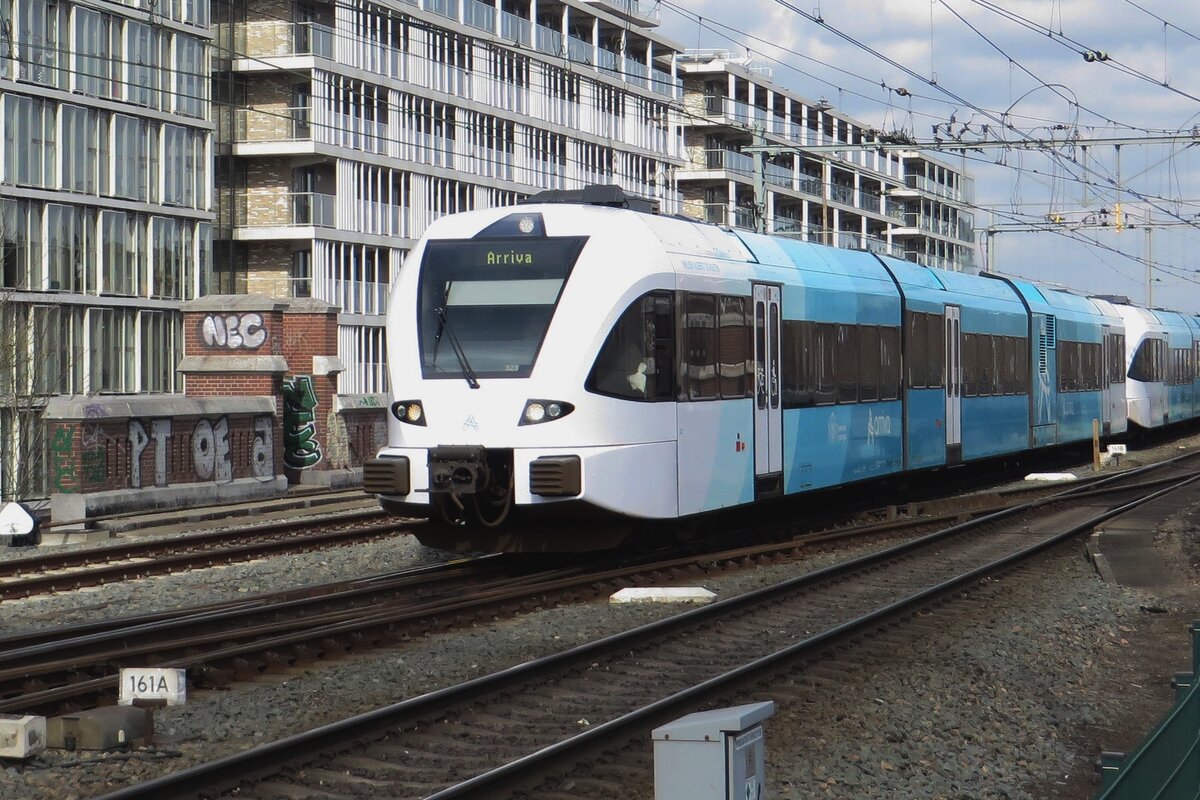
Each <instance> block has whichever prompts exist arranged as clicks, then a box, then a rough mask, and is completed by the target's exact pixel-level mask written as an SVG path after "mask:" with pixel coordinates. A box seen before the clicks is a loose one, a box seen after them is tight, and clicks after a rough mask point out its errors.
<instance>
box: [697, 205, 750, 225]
mask: <svg viewBox="0 0 1200 800" xmlns="http://www.w3.org/2000/svg"><path fill="white" fill-rule="evenodd" d="M704 221H705V222H711V223H713V224H714V225H723V226H725V227H726V228H742V229H744V230H753V229H754V209H752V208H742V207H741V206H736V207H734V208H730V207H729V204H728V203H705V204H704Z"/></svg>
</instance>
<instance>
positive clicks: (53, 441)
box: [50, 425, 75, 492]
mask: <svg viewBox="0 0 1200 800" xmlns="http://www.w3.org/2000/svg"><path fill="white" fill-rule="evenodd" d="M74 447H75V431H74V430H72V429H71V428H70V427H68V426H66V425H55V426H54V430H53V431H51V433H50V469H51V472H52V477H53V479H54V490H55V491H56V492H73V491H75V464H74V462H73V461H72V460H71V450H72V449H74Z"/></svg>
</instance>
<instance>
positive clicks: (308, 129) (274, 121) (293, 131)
mask: <svg viewBox="0 0 1200 800" xmlns="http://www.w3.org/2000/svg"><path fill="white" fill-rule="evenodd" d="M311 114H312V109H310V108H309V107H308V106H287V107H281V108H238V109H235V110H234V130H233V140H234V141H235V142H281V141H295V140H297V139H311V138H312V125H311V123H310V116H311Z"/></svg>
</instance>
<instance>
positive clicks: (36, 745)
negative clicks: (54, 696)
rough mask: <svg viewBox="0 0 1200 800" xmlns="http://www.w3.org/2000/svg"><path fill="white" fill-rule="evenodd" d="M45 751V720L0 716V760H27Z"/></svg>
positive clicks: (10, 715)
mask: <svg viewBox="0 0 1200 800" xmlns="http://www.w3.org/2000/svg"><path fill="white" fill-rule="evenodd" d="M44 749H46V718H45V717H34V716H30V715H28V714H26V715H25V716H21V715H19V714H0V758H29V757H30V756H34V755H37V754H38V753H40V752H42V750H44Z"/></svg>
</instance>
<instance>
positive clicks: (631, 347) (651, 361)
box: [584, 292, 675, 400]
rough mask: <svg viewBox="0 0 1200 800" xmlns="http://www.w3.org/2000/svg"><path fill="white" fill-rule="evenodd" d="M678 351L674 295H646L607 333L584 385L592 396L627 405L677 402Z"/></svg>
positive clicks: (629, 308)
mask: <svg viewBox="0 0 1200 800" xmlns="http://www.w3.org/2000/svg"><path fill="white" fill-rule="evenodd" d="M674 352H675V310H674V301H673V299H672V297H671V295H669V294H666V293H664V292H651V293H649V294H645V295H642V296H641V297H639V298H638V299H637V300H634V301H633V302H632V303H630V305H629V307H628V308H626V309H625V311H624V312H623V313H622V314H621V316H620V318H619V319H618V320H617V322H616V324H615V325H613V328H612V330H611V331H609V334H608V337H607V338H606V339H605V340H604V344H603V345H601V347H600V352H599V353H598V354H597V355H596V361H595V363H594V364H593V365H592V371H591V372H590V373H589V374H588V378H587V382H586V383H585V384H584V386H585V388H586V389H587V390H588V391H589V392H595V393H596V394H603V395H608V396H610V397H620V398H623V399H626V400H673V399H674V398H675V369H674V360H675V356H674Z"/></svg>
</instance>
